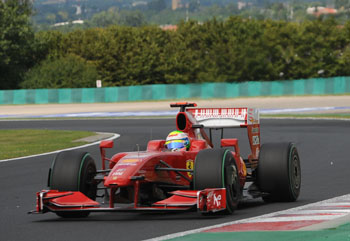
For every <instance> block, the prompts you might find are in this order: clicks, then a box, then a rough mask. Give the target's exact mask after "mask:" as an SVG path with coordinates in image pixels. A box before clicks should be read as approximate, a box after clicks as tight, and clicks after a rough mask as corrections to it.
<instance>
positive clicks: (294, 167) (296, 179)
mask: <svg viewBox="0 0 350 241" xmlns="http://www.w3.org/2000/svg"><path fill="white" fill-rule="evenodd" d="M289 172H290V174H289V175H290V181H291V183H290V185H291V189H292V192H293V195H294V196H295V197H296V196H298V191H299V189H300V184H301V170H300V161H299V156H298V154H297V153H296V149H295V148H294V147H293V148H292V150H291V159H290V169H289Z"/></svg>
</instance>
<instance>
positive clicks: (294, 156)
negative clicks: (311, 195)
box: [257, 142, 301, 202]
mask: <svg viewBox="0 0 350 241" xmlns="http://www.w3.org/2000/svg"><path fill="white" fill-rule="evenodd" d="M257 173H258V175H257V180H258V186H259V188H260V190H261V191H262V192H263V193H267V194H266V195H264V196H263V199H264V201H266V202H272V201H284V202H293V201H296V200H297V199H298V197H299V194H300V186H301V168H300V159H299V155H298V151H297V148H296V147H295V145H294V144H293V143H289V142H288V143H267V144H264V145H262V147H261V151H260V154H259V164H258V172H257Z"/></svg>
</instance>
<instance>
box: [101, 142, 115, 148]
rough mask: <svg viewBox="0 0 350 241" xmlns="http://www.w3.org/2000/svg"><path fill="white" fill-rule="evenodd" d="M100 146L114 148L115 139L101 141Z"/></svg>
mask: <svg viewBox="0 0 350 241" xmlns="http://www.w3.org/2000/svg"><path fill="white" fill-rule="evenodd" d="M100 148H113V141H101V143H100Z"/></svg>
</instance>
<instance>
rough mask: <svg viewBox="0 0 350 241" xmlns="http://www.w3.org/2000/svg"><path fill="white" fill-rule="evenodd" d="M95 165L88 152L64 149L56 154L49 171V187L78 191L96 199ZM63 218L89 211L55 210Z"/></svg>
mask: <svg viewBox="0 0 350 241" xmlns="http://www.w3.org/2000/svg"><path fill="white" fill-rule="evenodd" d="M95 174H96V165H95V161H94V159H93V158H92V157H91V156H90V154H89V153H88V152H80V151H64V152H60V153H58V154H57V155H56V157H55V159H54V161H53V163H52V168H51V172H50V177H49V178H50V180H49V183H50V188H51V190H59V191H80V192H82V193H83V194H84V195H85V196H87V197H89V198H90V199H92V200H95V199H96V193H97V184H96V182H95V181H94V176H95ZM56 214H57V215H58V216H60V217H64V218H81V217H87V216H88V215H89V212H74V211H72V212H56Z"/></svg>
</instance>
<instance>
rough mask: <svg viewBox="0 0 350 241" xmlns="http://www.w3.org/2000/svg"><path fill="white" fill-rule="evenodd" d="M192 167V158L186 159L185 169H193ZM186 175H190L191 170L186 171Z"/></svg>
mask: <svg viewBox="0 0 350 241" xmlns="http://www.w3.org/2000/svg"><path fill="white" fill-rule="evenodd" d="M193 167H194V163H193V160H187V161H186V169H189V170H193ZM187 175H188V176H189V177H192V172H187Z"/></svg>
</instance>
